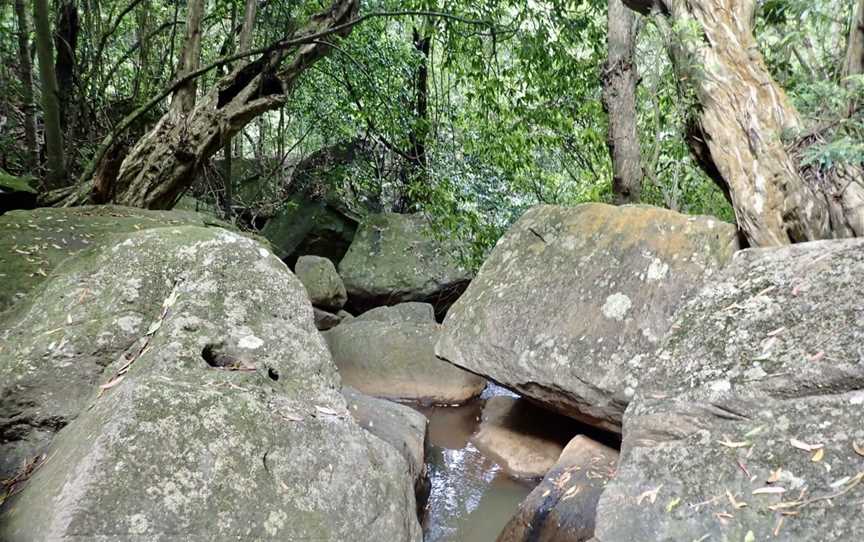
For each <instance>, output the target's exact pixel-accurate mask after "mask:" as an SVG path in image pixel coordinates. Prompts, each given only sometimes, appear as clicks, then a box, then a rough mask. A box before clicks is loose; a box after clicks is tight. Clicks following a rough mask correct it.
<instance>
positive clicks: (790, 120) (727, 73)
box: [624, 0, 864, 246]
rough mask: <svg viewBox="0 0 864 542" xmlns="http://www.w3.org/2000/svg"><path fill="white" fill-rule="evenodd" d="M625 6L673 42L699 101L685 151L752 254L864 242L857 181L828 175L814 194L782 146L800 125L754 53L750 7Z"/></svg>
mask: <svg viewBox="0 0 864 542" xmlns="http://www.w3.org/2000/svg"><path fill="white" fill-rule="evenodd" d="M624 2H625V4H627V5H628V6H629V7H631V8H633V9H636V10H638V11H640V12H643V13H647V12H649V11H651V10H652V9H653V10H654V11H655V13H656V14H657V20H658V21H659V22H665V23H666V24H667V27H669V29H674V32H675V33H676V34H677V39H675V40H674V41H673V43H672V44H671V49H672V50H671V53H672V57H673V61H674V62H675V65H676V69H677V71H678V78H679V81H680V82H681V84H682V87H683V89H684V92H685V95H686V96H692V98H693V99H694V100H695V101H696V102H698V110H697V108H695V107H694V110H695V112H694V117H693V118H692V119H690V121H691V122H690V124H691V128H692V129H691V130H690V138H689V139H690V141H689V142H690V146H691V149H692V150H693V153H694V155H695V156H696V157H697V160H698V161H699V162H700V164H702V165H703V167H704V168H705V169H706V171H707V172H708V173H709V175H711V176H712V178H714V180H715V181H717V182H718V184H720V186H721V187H722V188H724V190H725V191H726V193H727V194H728V195H729V197H730V200H731V202H732V206H733V207H734V209H735V215H736V217H737V220H738V226H739V228H740V229H741V230H742V232H743V233H744V234H745V235H746V237H747V239H748V240H749V242H750V244H751V245H754V246H771V245H782V244H787V243H790V242H799V241H809V240H814V239H824V238H830V237H843V236H849V235H864V231H861V228H862V227H864V207H861V206H860V205H859V204H858V202H859V201H860V199H861V196H862V190H864V186H862V184H861V179H860V178H858V179H856V178H855V176H853V177H852V178H851V179H847V180H845V181H844V180H843V179H842V177H843V176H842V175H830V176H829V178H828V179H827V180H826V182H825V183H823V184H822V185H817V184H816V183H814V184H813V185H812V186H811V184H810V183H808V181H807V180H806V179H805V176H804V175H802V174H801V172H800V171H799V169H798V165H799V164H798V162H797V161H796V160H795V159H794V158H793V157H792V155H790V153H789V152H787V149H786V146H785V144H784V138H785V137H787V136H789V135H792V136H795V135H796V134H799V133H800V131H801V121H800V119H799V116H798V112H797V111H796V110H795V108H794V107H792V105H791V104H790V102H789V100H788V99H787V97H786V94H785V93H784V92H783V89H781V88H780V87H779V86H778V85H777V84H776V82H775V81H774V80H773V79H772V78H771V75H770V74H769V72H768V70H767V68H766V67H765V63H764V61H763V59H762V56H761V55H760V54H759V51H758V48H757V46H756V41H755V39H754V37H753V23H754V15H755V13H754V9H755V4H756V0H624ZM670 22H671V24H668V23H670ZM694 105H696V104H694Z"/></svg>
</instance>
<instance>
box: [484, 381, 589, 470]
mask: <svg viewBox="0 0 864 542" xmlns="http://www.w3.org/2000/svg"><path fill="white" fill-rule="evenodd" d="M577 430H578V427H577V424H575V423H574V421H573V420H571V419H568V418H565V417H563V416H559V415H556V414H554V413H551V412H549V411H546V410H543V409H541V408H539V407H537V406H534V405H532V404H531V403H530V402H528V401H527V400H525V399H521V398H515V397H507V396H497V397H490V398H489V399H487V400H486V404H485V405H484V406H483V415H482V419H481V422H480V428H479V430H478V431H477V433H476V434H475V435H473V436H472V437H471V442H473V443H474V445H475V446H477V449H478V450H480V452H482V453H483V455H485V456H486V457H489V458H491V459H493V460H494V461H495V462H496V463H498V464H499V465H501V466H502V467H503V468H504V470H505V471H506V472H507V473H509V474H510V475H512V476H516V477H519V478H542V477H543V476H544V475H545V474H546V472H547V471H548V470H549V469H551V468H552V466H553V465H554V464H555V462H556V461H558V457H559V456H560V455H561V452H562V451H563V450H564V447H565V446H566V445H567V442H568V441H569V440H570V438H571V437H572V436H573V435H574V434H575V433H576V432H577Z"/></svg>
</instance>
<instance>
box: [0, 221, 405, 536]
mask: <svg viewBox="0 0 864 542" xmlns="http://www.w3.org/2000/svg"><path fill="white" fill-rule="evenodd" d="M84 239H89V238H86V237H85V238H84ZM94 244H97V243H94ZM97 245H98V246H95V247H93V248H92V249H91V250H88V251H84V252H82V253H80V254H79V255H78V256H77V257H74V258H70V259H67V260H65V261H64V263H63V265H62V266H61V267H59V268H57V269H55V271H54V273H53V275H52V276H51V277H50V278H49V279H48V280H46V281H45V282H44V283H43V284H41V285H40V286H38V287H37V288H36V289H35V290H34V291H32V292H31V294H30V295H29V296H28V297H27V299H25V300H23V301H22V302H20V303H19V304H18V305H17V306H16V308H15V310H13V311H11V312H8V313H6V315H5V319H4V321H3V322H2V326H0V328H2V329H3V331H2V334H0V341H2V348H0V397H2V398H3V399H2V403H0V427H2V430H3V437H4V438H3V442H2V444H0V456H2V457H4V468H5V469H7V471H8V470H9V468H10V467H13V463H16V462H15V461H12V460H9V459H8V458H13V459H15V458H17V464H18V467H19V469H20V470H19V471H18V474H21V476H20V477H19V482H18V483H16V484H15V485H14V487H13V488H11V489H12V492H11V493H12V496H11V497H10V498H9V499H7V500H6V502H5V503H4V504H3V507H2V509H0V539H2V540H4V541H10V542H14V541H19V540H20V541H24V540H27V541H29V540H73V539H74V540H78V539H85V538H86V539H98V540H106V541H112V540H117V541H119V540H135V539H141V540H145V539H146V540H177V539H194V540H237V539H245V540H253V539H257V540H261V539H268V540H311V539H314V540H328V541H341V540H349V539H355V538H360V539H380V540H412V541H418V540H419V539H420V532H419V524H418V522H417V518H416V513H415V500H414V494H413V483H412V480H411V478H410V476H409V468H408V465H407V464H406V462H405V460H404V459H403V457H402V456H401V455H400V454H399V453H398V452H397V451H396V450H395V449H393V448H392V446H390V445H389V444H386V443H385V442H383V441H382V440H380V439H378V438H376V437H374V436H372V435H371V434H369V433H368V432H366V431H364V430H363V429H361V428H360V427H359V426H358V425H356V423H355V422H354V421H353V419H352V418H351V416H350V415H349V414H348V411H347V408H346V404H345V400H344V398H343V397H342V396H341V394H340V393H339V388H340V384H339V378H338V375H337V373H336V368H335V366H334V365H333V363H332V360H331V358H330V357H329V355H328V353H327V350H326V346H325V345H324V342H323V340H322V339H321V337H320V336H319V334H318V332H317V331H316V330H315V328H314V326H313V319H312V307H311V305H310V304H309V302H308V300H307V299H306V295H305V291H304V289H303V287H302V285H301V284H300V282H299V281H298V280H297V279H296V278H295V277H294V276H293V275H292V274H291V273H290V272H289V271H288V269H287V268H286V267H285V265H284V264H283V263H282V262H281V261H280V260H279V259H278V258H276V257H275V256H274V255H273V254H272V253H271V252H269V251H268V250H267V249H266V248H265V247H264V246H263V245H261V244H259V243H257V242H255V241H253V240H250V239H248V238H246V237H243V236H240V235H238V234H236V233H232V232H228V231H226V230H222V229H217V228H203V227H199V226H188V225H178V226H172V227H163V228H152V229H146V230H143V231H134V232H131V233H125V234H118V235H115V236H107V235H106V236H104V237H102V238H101V240H100V241H99V242H98V244H97ZM54 432H56V436H53V433H54ZM52 436H53V439H52ZM16 443H17V444H16ZM34 457H35V458H36V459H35V462H34V459H33V458H34ZM34 464H35V468H32V469H28V468H27V467H26V465H31V466H32V465H34ZM21 467H23V468H21ZM2 477H3V478H12V476H9V475H8V473H7V472H4V473H3V476H2Z"/></svg>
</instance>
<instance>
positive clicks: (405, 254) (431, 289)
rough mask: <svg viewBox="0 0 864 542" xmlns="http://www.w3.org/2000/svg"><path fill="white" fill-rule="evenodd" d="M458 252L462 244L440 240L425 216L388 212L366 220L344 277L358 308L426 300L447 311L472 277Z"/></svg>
mask: <svg viewBox="0 0 864 542" xmlns="http://www.w3.org/2000/svg"><path fill="white" fill-rule="evenodd" d="M457 256H458V250H457V247H455V246H453V244H452V243H449V242H447V241H440V240H437V239H436V238H435V236H434V233H433V232H432V230H431V228H430V227H429V224H428V222H427V220H426V218H424V217H423V216H422V215H420V214H413V215H403V214H396V213H382V214H376V215H370V216H368V217H366V219H365V220H364V221H363V222H362V223H361V224H360V228H359V229H358V230H357V235H356V236H355V237H354V242H353V243H351V248H350V249H348V253H347V254H345V257H344V258H342V261H341V262H339V275H340V276H341V277H342V280H343V281H345V288H346V289H347V290H348V299H349V304H350V305H351V306H352V307H354V308H356V309H357V310H358V311H361V312H362V311H366V310H368V309H370V308H373V307H378V306H381V305H393V304H396V303H401V302H403V301H426V302H428V303H431V304H433V305H434V306H435V308H436V312H438V313H439V314H440V315H443V314H444V312H446V310H447V308H448V307H449V306H450V305H451V304H452V303H453V301H455V300H456V298H458V297H459V295H460V294H461V293H462V292H463V291H464V290H465V287H466V286H467V285H468V282H469V281H470V280H471V273H470V272H468V270H466V269H465V268H464V267H463V266H462V265H461V264H460V262H459V260H458V257H457Z"/></svg>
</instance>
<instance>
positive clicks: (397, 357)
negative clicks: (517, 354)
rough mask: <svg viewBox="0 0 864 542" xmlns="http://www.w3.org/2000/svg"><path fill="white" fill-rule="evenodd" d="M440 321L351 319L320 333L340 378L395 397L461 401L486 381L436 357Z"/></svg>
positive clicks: (365, 390) (476, 392)
mask: <svg viewBox="0 0 864 542" xmlns="http://www.w3.org/2000/svg"><path fill="white" fill-rule="evenodd" d="M439 327H440V326H439V325H438V324H436V323H434V322H431V323H427V324H417V323H412V322H403V323H399V324H395V323H391V322H379V321H361V320H360V319H354V320H352V321H351V322H349V323H346V324H340V325H338V326H336V327H334V328H333V329H331V330H329V331H325V332H324V333H323V335H324V338H325V339H326V340H327V346H328V347H329V348H330V352H331V354H332V355H333V360H334V361H335V362H336V365H337V366H338V367H339V374H340V375H341V376H342V381H343V382H344V383H345V384H347V385H349V386H352V387H354V388H356V389H357V390H359V391H361V392H362V393H365V394H367V395H372V396H375V397H382V398H385V399H392V400H397V401H416V402H420V403H431V404H445V405H451V404H461V403H464V402H466V401H468V400H469V399H471V398H473V397H476V396H477V395H479V394H480V392H482V391H483V388H484V387H485V386H486V381H485V380H483V378H481V377H479V376H477V375H473V374H471V373H469V372H467V371H465V370H462V369H460V368H459V367H456V366H454V365H451V364H449V363H447V362H446V361H442V360H440V359H438V358H436V357H435V352H434V349H435V341H436V340H437V339H438V333H439Z"/></svg>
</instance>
